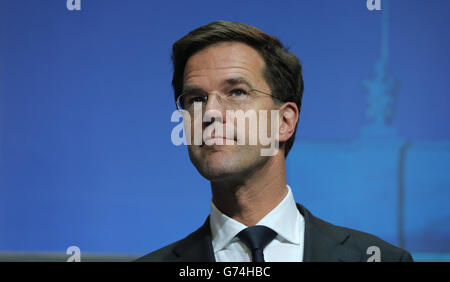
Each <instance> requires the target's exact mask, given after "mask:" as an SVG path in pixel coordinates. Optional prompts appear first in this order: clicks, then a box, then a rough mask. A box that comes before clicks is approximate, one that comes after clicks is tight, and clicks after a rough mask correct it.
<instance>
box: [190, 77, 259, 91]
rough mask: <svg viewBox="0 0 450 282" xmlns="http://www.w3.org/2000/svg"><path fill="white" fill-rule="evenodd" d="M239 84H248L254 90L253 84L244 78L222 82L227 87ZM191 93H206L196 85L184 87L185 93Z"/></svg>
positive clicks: (233, 78)
mask: <svg viewBox="0 0 450 282" xmlns="http://www.w3.org/2000/svg"><path fill="white" fill-rule="evenodd" d="M239 84H246V85H247V86H248V87H249V88H250V89H253V86H252V84H251V82H250V81H248V79H246V78H245V77H242V76H238V77H232V78H227V79H225V80H224V81H222V83H221V85H226V86H235V85H239ZM191 91H204V90H203V89H202V88H201V87H199V86H196V85H192V84H186V85H184V87H183V91H182V92H183V93H185V92H191Z"/></svg>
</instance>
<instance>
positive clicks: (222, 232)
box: [210, 185, 301, 252]
mask: <svg viewBox="0 0 450 282" xmlns="http://www.w3.org/2000/svg"><path fill="white" fill-rule="evenodd" d="M286 186H287V188H288V193H287V195H286V196H285V197H284V199H283V200H282V201H281V202H280V203H279V204H278V205H277V206H276V207H275V208H274V209H272V210H271V211H270V212H269V213H268V214H267V215H266V216H264V217H263V218H262V219H261V220H260V221H259V222H258V223H257V225H263V226H266V227H269V228H271V229H272V230H274V231H275V232H277V233H278V235H277V238H278V239H284V240H286V241H288V242H290V243H292V244H297V245H298V244H300V233H299V230H300V226H299V225H298V223H299V217H300V216H301V215H300V213H299V211H298V209H297V206H296V203H295V200H294V196H293V194H292V191H291V187H290V186H289V185H286ZM210 226H211V234H212V245H213V248H214V252H217V251H219V250H221V249H223V248H224V247H226V246H227V245H228V244H229V243H230V242H231V241H232V240H233V239H234V238H235V236H236V235H237V234H238V233H239V232H241V231H242V230H243V229H245V228H247V226H245V225H244V224H242V223H240V222H238V221H236V220H234V219H232V218H230V217H228V216H227V215H225V214H223V213H222V212H221V211H220V210H219V209H217V207H216V206H215V205H214V203H213V202H212V201H211V215H210ZM278 236H279V237H278Z"/></svg>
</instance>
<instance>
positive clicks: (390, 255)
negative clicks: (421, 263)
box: [314, 217, 413, 262]
mask: <svg viewBox="0 0 450 282" xmlns="http://www.w3.org/2000/svg"><path fill="white" fill-rule="evenodd" d="M314 221H315V225H316V226H317V227H318V228H319V229H321V231H322V232H326V233H328V234H331V236H336V235H337V234H348V235H347V236H346V237H345V239H344V241H343V242H342V243H341V244H342V245H343V246H345V247H347V248H349V249H351V250H353V251H356V252H359V253H361V258H362V260H363V261H367V260H369V259H370V258H375V257H377V258H379V261H382V262H394V261H413V259H412V256H411V254H410V253H409V252H408V251H406V250H404V249H402V248H399V247H397V246H394V245H392V244H390V243H388V242H386V241H384V240H382V239H380V238H379V237H377V236H375V235H372V234H369V233H366V232H362V231H359V230H355V229H351V228H347V227H342V226H338V225H334V224H332V223H329V222H327V221H324V220H322V219H319V218H317V217H315V218H314Z"/></svg>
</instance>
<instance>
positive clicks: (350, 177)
mask: <svg viewBox="0 0 450 282" xmlns="http://www.w3.org/2000/svg"><path fill="white" fill-rule="evenodd" d="M381 3H382V5H381V10H380V11H377V10H373V11H369V10H368V9H367V7H366V1H365V0H353V1H332V0H327V1H325V2H324V1H320V3H319V1H313V0H301V1H295V0H287V1H256V0H249V1H237V0H232V1H226V2H223V1H221V2H219V1H217V2H215V1H204V0H202V1H195V2H192V1H166V2H163V1H155V2H153V1H144V0H141V1H132V2H130V1H123V0H122V1H121V0H110V1H107V0H95V1H93V0H81V10H79V11H77V10H73V11H69V10H68V9H67V8H66V1H65V0H48V1H27V0H0V260H63V261H64V260H66V259H67V258H68V257H69V255H67V254H66V249H67V248H68V247H69V246H78V247H79V248H80V249H81V259H82V260H131V259H132V258H133V257H137V256H140V255H143V254H145V253H147V252H150V251H152V250H155V249H157V248H159V247H162V246H164V245H166V244H168V243H171V242H173V241H176V240H179V239H181V238H183V237H184V236H186V235H187V234H189V233H190V232H192V231H194V230H195V229H197V228H198V227H199V226H200V225H201V224H202V223H203V221H204V219H205V218H206V217H207V215H208V213H209V207H210V199H211V193H210V188H209V183H208V182H207V181H206V180H205V179H203V178H202V177H201V176H200V175H199V174H198V172H197V171H196V170H195V168H194V167H193V166H192V165H191V164H190V161H189V158H188V155H187V150H186V148H185V147H184V146H174V145H173V144H172V143H171V139H170V135H171V131H172V129H173V128H174V127H175V126H176V124H175V123H172V122H171V121H170V117H171V114H172V112H173V111H174V110H175V104H174V99H173V92H172V89H171V85H170V83H171V78H172V66H171V62H170V52H171V45H172V44H173V43H174V42H175V41H176V40H177V39H179V38H180V37H182V36H183V35H185V34H186V33H187V32H189V31H190V30H192V29H194V28H196V27H199V26H201V25H204V24H207V23H209V22H212V21H216V20H232V21H239V22H244V23H247V24H250V25H254V26H256V27H258V28H260V29H262V30H263V31H265V32H267V33H269V34H272V35H275V36H277V37H278V38H280V40H281V41H283V42H284V43H285V44H286V45H287V46H290V50H291V51H292V52H294V53H295V54H296V55H297V56H298V57H299V59H300V60H301V62H302V65H303V70H304V80H305V92H304V98H303V105H302V109H301V114H300V123H299V126H298V130H297V136H296V143H295V144H294V147H293V149H292V151H291V152H290V154H289V157H288V159H287V163H288V183H289V184H290V186H291V187H292V189H293V192H294V196H295V199H296V200H297V201H298V202H300V203H302V204H303V205H305V206H306V207H307V208H308V209H309V210H310V211H311V212H312V213H313V214H314V215H316V216H318V217H321V218H322V219H324V220H327V221H329V222H332V223H334V224H336V225H342V226H346V227H350V228H354V229H358V230H362V231H365V232H369V233H372V234H374V235H376V236H378V237H380V238H382V239H384V240H387V241H388V242H390V243H392V244H394V245H397V246H400V247H403V248H405V249H407V250H408V251H410V252H411V253H412V255H413V257H414V259H415V260H422V261H429V260H432V261H450V224H449V223H450V205H449V200H450V125H449V120H450V111H449V106H450V95H448V85H447V83H448V74H449V73H450V56H449V55H450V54H449V52H450V51H449V50H450V35H449V33H448V31H447V27H448V26H449V25H450V15H449V11H450V2H449V1H446V0H440V1H421V0H410V1H388V0H381Z"/></svg>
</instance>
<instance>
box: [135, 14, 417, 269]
mask: <svg viewBox="0 0 450 282" xmlns="http://www.w3.org/2000/svg"><path fill="white" fill-rule="evenodd" d="M172 60H173V64H174V74H173V81H172V85H173V88H174V92H175V100H176V103H177V107H178V109H179V110H180V111H182V112H183V113H184V117H185V119H184V123H185V125H184V126H185V130H186V131H187V132H186V133H187V134H186V139H188V140H187V141H188V142H189V143H188V152H189V157H190V159H191V161H192V163H193V164H194V166H195V167H196V168H197V170H198V171H199V172H200V174H201V175H202V176H203V177H205V178H206V179H208V180H209V181H210V182H211V190H212V201H211V214H210V216H209V217H208V218H207V219H206V221H205V223H204V224H203V226H202V227H200V228H199V229H198V230H197V231H195V232H193V233H192V234H190V235H189V236H187V237H186V238H184V239H182V240H180V241H178V242H175V243H173V244H171V245H168V246H166V247H164V248H162V249H159V250H157V251H154V252H152V253H150V254H147V255H145V256H143V257H141V258H140V259H138V261H218V262H224V261H299V262H300V261H368V260H372V261H377V260H381V261H412V258H411V255H410V254H409V253H408V252H406V251H404V250H402V249H399V248H397V247H394V246H392V245H390V244H388V243H386V242H384V241H382V240H380V239H379V238H377V237H375V236H372V235H370V234H366V233H362V232H359V231H355V230H351V229H347V228H343V227H338V226H335V225H332V224H330V223H327V222H325V221H322V220H320V219H318V218H316V217H314V216H313V215H312V214H311V213H310V212H309V211H308V210H307V209H306V208H305V207H304V206H302V205H300V204H297V203H296V202H295V200H294V198H293V194H292V191H291V188H290V187H289V186H288V185H287V183H286V168H285V159H286V157H287V155H288V153H289V150H290V148H291V147H292V145H293V142H294V137H295V132H296V128H297V122H298V119H299V113H300V107H301V99H302V93H303V80H302V69H301V65H300V62H299V60H298V58H297V57H296V56H295V55H294V54H292V53H290V52H288V51H287V50H286V49H285V48H284V47H283V45H282V44H281V42H280V41H279V40H278V39H276V38H275V37H272V36H269V35H267V34H265V33H264V32H262V31H260V30H259V29H257V28H255V27H252V26H249V25H245V24H242V23H236V22H226V21H219V22H213V23H210V24H208V25H205V26H202V27H200V28H197V29H195V30H193V31H192V32H190V33H189V34H188V35H186V36H185V37H183V38H181V39H180V40H179V41H177V42H176V43H175V44H174V45H173V54H172ZM196 106H198V107H201V110H200V112H201V114H202V115H201V116H200V124H201V132H200V133H199V132H195V123H196V122H199V117H198V116H197V117H196V116H195V107H196ZM197 109H200V108H197ZM233 110H234V111H239V110H240V111H242V112H245V113H247V112H251V111H252V110H253V111H254V113H255V115H256V116H257V117H258V118H259V121H260V124H259V126H257V127H255V126H254V124H253V126H252V124H251V123H250V122H249V121H248V120H247V122H245V121H244V124H245V125H247V126H246V127H244V128H245V130H242V127H241V130H235V129H236V128H239V125H237V119H236V118H233V117H237V115H235V116H230V115H227V114H228V111H233ZM250 116H251V115H250V114H249V115H245V117H247V118H249V117H250ZM249 119H250V118H249ZM268 119H271V121H273V120H275V121H276V122H275V124H274V123H272V122H270V123H268V122H267V120H268ZM219 125H220V126H219ZM192 128H194V133H193V134H191V129H192ZM211 128H214V130H212V131H211V130H210V129H211ZM230 128H231V129H230ZM222 129H223V131H222ZM225 129H226V130H225ZM229 129H230V131H232V133H233V134H232V135H228V133H229ZM266 130H268V132H270V134H268V136H269V137H270V138H272V140H274V139H273V138H275V140H276V142H277V144H276V145H277V146H275V149H274V147H273V146H272V145H273V144H268V143H267V142H266V143H264V144H263V142H262V141H261V139H260V140H258V142H256V143H253V144H250V137H249V136H251V135H252V133H258V135H259V136H260V134H259V133H261V131H266ZM207 131H208V132H209V135H208V134H205V132H207ZM225 131H226V132H227V133H225ZM243 135H245V136H243ZM198 136H200V137H203V139H202V140H201V142H198V140H197V142H195V140H194V139H195V138H197V137H198ZM230 136H231V137H230ZM239 140H241V141H242V140H244V141H245V142H241V143H239ZM268 147H270V148H271V149H274V150H272V152H271V153H269V154H263V151H264V150H267V148H268ZM296 188H297V189H299V188H301V187H296Z"/></svg>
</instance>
